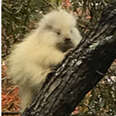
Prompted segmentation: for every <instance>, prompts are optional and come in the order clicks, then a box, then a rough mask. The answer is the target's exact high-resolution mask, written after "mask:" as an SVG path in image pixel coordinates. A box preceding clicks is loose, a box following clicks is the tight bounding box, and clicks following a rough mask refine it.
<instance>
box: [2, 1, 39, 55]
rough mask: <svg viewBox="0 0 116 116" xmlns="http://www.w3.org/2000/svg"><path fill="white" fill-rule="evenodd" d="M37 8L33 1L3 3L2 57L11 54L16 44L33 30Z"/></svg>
mask: <svg viewBox="0 0 116 116" xmlns="http://www.w3.org/2000/svg"><path fill="white" fill-rule="evenodd" d="M36 12H37V7H36V6H35V4H34V3H33V2H32V0H15V1H14V0H3V1H2V56H6V55H7V54H9V48H10V47H11V45H12V44H13V43H14V42H18V41H21V39H22V38H23V37H24V34H25V33H26V32H28V31H29V30H30V29H31V28H33V23H34V22H33V21H35V20H36V16H35V14H36Z"/></svg>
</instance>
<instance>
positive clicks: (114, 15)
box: [22, 1, 116, 116]
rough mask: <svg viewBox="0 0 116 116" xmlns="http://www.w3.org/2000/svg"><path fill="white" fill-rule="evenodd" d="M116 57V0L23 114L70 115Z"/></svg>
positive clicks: (52, 74)
mask: <svg viewBox="0 0 116 116" xmlns="http://www.w3.org/2000/svg"><path fill="white" fill-rule="evenodd" d="M115 58H116V1H115V2H114V3H112V4H110V5H109V7H107V8H106V9H104V11H103V13H102V17H101V20H100V21H99V24H98V25H97V26H96V27H95V29H94V30H93V31H92V32H91V33H90V34H89V35H88V36H86V37H85V38H83V40H82V41H81V43H80V44H79V45H78V46H77V48H76V49H75V50H73V51H71V52H70V53H69V54H68V55H67V56H66V58H65V59H64V60H63V62H62V63H61V65H60V66H59V67H58V68H57V69H56V71H55V72H53V73H51V74H50V75H48V78H49V79H48V81H46V83H45V84H44V86H43V87H42V89H41V91H40V92H39V93H38V95H37V96H36V98H35V99H34V101H33V103H32V104H31V106H30V107H29V108H28V109H26V111H25V112H24V113H23V115H22V116H69V115H70V114H71V112H72V111H73V110H74V108H75V107H76V106H77V105H78V104H79V103H80V101H81V100H82V99H83V97H84V96H85V95H86V93H87V92H88V91H90V90H91V89H92V88H93V87H95V85H96V84H97V82H99V81H100V79H102V78H103V77H104V75H105V73H106V72H107V69H108V68H109V66H110V65H111V63H112V62H113V60H114V59H115Z"/></svg>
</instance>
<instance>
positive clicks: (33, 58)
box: [8, 9, 81, 111]
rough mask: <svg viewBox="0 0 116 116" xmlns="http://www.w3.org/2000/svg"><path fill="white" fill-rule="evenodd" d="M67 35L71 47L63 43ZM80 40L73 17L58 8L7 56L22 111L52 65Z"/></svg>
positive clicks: (10, 74) (41, 21)
mask: <svg viewBox="0 0 116 116" xmlns="http://www.w3.org/2000/svg"><path fill="white" fill-rule="evenodd" d="M67 38H69V39H71V43H72V44H71V46H70V44H68V43H66V42H65V39H67ZM80 40H81V35H80V33H79V31H78V30H77V29H76V20H75V18H74V17H73V16H72V15H71V14H69V13H67V12H66V11H65V10H62V9H59V10H55V11H52V12H50V13H48V14H47V15H45V16H44V17H43V18H42V19H41V20H40V23H39V26H38V28H37V29H36V30H34V31H33V32H31V33H30V34H29V35H28V36H27V37H26V38H25V39H24V41H23V42H21V43H20V44H18V45H17V46H16V48H15V50H13V51H12V53H11V55H10V56H9V58H8V75H9V76H10V77H11V78H12V80H13V82H14V83H16V84H17V85H18V86H19V89H20V96H21V100H22V103H21V109H22V111H24V109H25V108H26V107H27V106H28V105H29V104H30V103H31V101H32V96H33V95H35V94H36V93H37V91H38V89H39V88H40V87H41V86H42V84H43V82H44V81H45V79H46V76H47V74H48V73H50V72H51V71H52V66H56V65H57V64H59V63H60V62H61V61H62V60H63V58H64V56H65V54H66V53H67V51H68V50H69V49H70V48H72V47H76V46H77V44H78V43H79V42H80ZM69 43H70V42H69ZM68 45H69V46H68ZM72 45H73V46H72ZM63 47H64V48H65V49H64V48H63Z"/></svg>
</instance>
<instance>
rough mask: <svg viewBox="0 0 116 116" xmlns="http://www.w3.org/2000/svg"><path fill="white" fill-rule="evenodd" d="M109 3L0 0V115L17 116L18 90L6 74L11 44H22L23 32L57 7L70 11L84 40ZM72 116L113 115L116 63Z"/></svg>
mask: <svg viewBox="0 0 116 116" xmlns="http://www.w3.org/2000/svg"><path fill="white" fill-rule="evenodd" d="M112 1H113V0H2V115H4V116H7V115H8V116H20V115H19V110H20V101H21V100H20V97H19V94H18V91H19V89H18V87H17V85H13V84H12V83H11V81H10V80H9V76H8V75H6V71H7V57H8V55H9V54H10V52H11V50H12V47H13V45H14V44H17V43H19V42H21V41H22V40H23V38H24V36H25V34H26V33H29V32H30V31H31V30H33V29H35V28H36V26H37V22H38V21H39V20H40V19H41V17H42V16H43V15H44V14H46V13H48V12H49V11H51V10H53V9H56V8H57V7H58V6H61V7H62V8H65V9H67V10H70V12H73V13H74V15H75V16H76V17H78V19H77V26H78V28H79V30H80V32H81V34H82V36H83V37H84V36H86V37H87V35H88V33H89V32H91V30H93V29H94V26H96V24H97V23H98V21H99V19H100V17H101V13H102V11H103V9H104V8H105V7H106V6H107V5H108V4H109V3H110V2H112ZM106 18H107V17H106ZM77 99H78V98H77ZM70 105H71V104H70ZM8 112H10V113H8ZM71 115H74V116H116V60H115V61H114V62H113V64H112V66H111V67H110V68H109V70H108V72H107V74H106V76H105V77H104V78H103V79H102V80H101V81H100V82H99V83H98V84H97V86H96V88H94V89H93V90H91V91H90V92H89V93H88V94H87V95H86V96H85V98H84V99H83V101H82V102H81V103H80V104H79V106H78V107H76V108H75V110H74V112H72V114H71Z"/></svg>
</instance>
